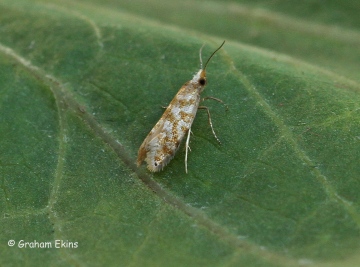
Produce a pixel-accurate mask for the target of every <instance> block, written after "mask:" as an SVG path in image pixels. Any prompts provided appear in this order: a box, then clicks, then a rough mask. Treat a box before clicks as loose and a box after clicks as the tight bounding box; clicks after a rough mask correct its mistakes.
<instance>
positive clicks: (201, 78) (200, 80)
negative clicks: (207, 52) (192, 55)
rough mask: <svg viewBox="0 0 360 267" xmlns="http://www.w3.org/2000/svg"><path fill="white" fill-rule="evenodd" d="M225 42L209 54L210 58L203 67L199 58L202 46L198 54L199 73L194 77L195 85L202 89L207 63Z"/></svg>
mask: <svg viewBox="0 0 360 267" xmlns="http://www.w3.org/2000/svg"><path fill="white" fill-rule="evenodd" d="M224 43H225V41H224V42H223V43H222V44H221V45H220V46H219V47H218V48H217V49H216V50H215V51H214V52H213V53H212V54H211V56H210V57H209V58H208V60H207V61H206V63H205V66H204V67H203V62H202V57H201V52H202V49H203V47H204V45H203V46H202V47H201V48H200V52H199V57H200V71H199V72H198V74H197V75H195V77H196V76H197V81H196V82H197V83H198V84H199V85H200V86H201V87H204V86H205V85H206V82H207V81H206V67H207V64H208V63H209V61H210V59H211V58H212V57H213V56H214V55H215V53H216V52H217V51H219V49H220V48H221V47H222V46H223V45H224Z"/></svg>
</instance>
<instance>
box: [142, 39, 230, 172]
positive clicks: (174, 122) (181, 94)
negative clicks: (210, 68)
mask: <svg viewBox="0 0 360 267" xmlns="http://www.w3.org/2000/svg"><path fill="white" fill-rule="evenodd" d="M224 43H225V41H224V42H223V43H222V44H221V46H220V47H219V48H218V49H216V50H215V51H214V52H213V53H212V55H211V56H210V57H209V59H208V60H207V62H206V64H205V67H204V68H203V67H202V61H201V49H200V62H201V68H200V70H199V71H198V72H197V73H196V74H195V75H194V77H193V78H192V79H191V80H190V81H188V82H187V83H185V84H184V85H183V86H182V87H181V88H180V90H179V91H178V93H177V94H176V95H175V97H174V98H173V100H172V101H171V102H170V104H169V106H168V107H167V108H166V110H165V112H164V114H163V115H162V116H161V118H160V120H159V121H158V122H157V123H156V124H155V126H154V128H153V129H152V130H151V131H150V133H149V134H148V135H147V137H146V138H145V140H144V141H143V143H142V144H141V146H140V148H139V151H138V158H137V165H138V166H140V165H141V163H142V162H143V161H144V160H145V161H146V162H147V164H148V165H147V167H148V169H149V170H150V171H152V172H157V171H160V170H162V169H163V168H164V167H165V166H166V165H167V164H168V163H169V161H170V160H171V159H172V158H173V157H174V156H175V153H176V151H177V150H178V148H179V146H180V144H181V141H182V140H183V139H184V137H185V135H186V134H187V133H189V131H190V129H191V125H192V123H193V121H194V118H195V115H196V112H197V110H198V108H199V103H200V93H201V92H202V91H203V89H204V87H205V85H206V70H205V69H206V66H207V64H208V62H209V60H210V59H211V58H212V56H213V55H214V54H215V53H216V52H217V51H218V50H219V49H220V48H221V47H222V46H223V45H224ZM208 114H209V112H208ZM210 126H211V128H212V124H210ZM212 130H213V129H212ZM213 133H214V131H213ZM189 134H190V133H189ZM215 137H216V135H215ZM189 138H190V135H188V138H187V142H186V159H187V151H188V148H189V147H188V145H189ZM216 138H217V137H216ZM185 170H186V172H187V164H186V162H185Z"/></svg>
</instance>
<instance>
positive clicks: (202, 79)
mask: <svg viewBox="0 0 360 267" xmlns="http://www.w3.org/2000/svg"><path fill="white" fill-rule="evenodd" d="M197 82H198V84H199V85H200V86H205V85H206V70H201V72H200V77H199V79H198V81H197Z"/></svg>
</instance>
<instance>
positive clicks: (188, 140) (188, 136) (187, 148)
mask: <svg viewBox="0 0 360 267" xmlns="http://www.w3.org/2000/svg"><path fill="white" fill-rule="evenodd" d="M190 133H191V128H190V129H189V130H188V135H187V137H186V143H185V172H186V173H187V157H188V150H190V151H191V149H190V146H189V143H190Z"/></svg>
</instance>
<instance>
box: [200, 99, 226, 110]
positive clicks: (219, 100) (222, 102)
mask: <svg viewBox="0 0 360 267" xmlns="http://www.w3.org/2000/svg"><path fill="white" fill-rule="evenodd" d="M207 99H212V100H215V101H217V102H219V103H221V104H223V105H224V106H225V108H226V111H228V110H229V107H228V105H227V104H225V103H224V101H222V100H221V99H219V98H216V97H213V96H206V97H204V98H203V99H202V100H201V101H205V100H207Z"/></svg>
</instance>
